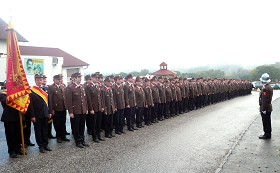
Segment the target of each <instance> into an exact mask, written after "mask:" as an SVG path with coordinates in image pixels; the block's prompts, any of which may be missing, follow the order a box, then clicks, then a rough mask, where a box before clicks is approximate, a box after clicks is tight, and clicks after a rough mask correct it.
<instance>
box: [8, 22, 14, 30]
mask: <svg viewBox="0 0 280 173" xmlns="http://www.w3.org/2000/svg"><path fill="white" fill-rule="evenodd" d="M8 29H14V26H13V24H12V22H11V21H10V22H9V23H8Z"/></svg>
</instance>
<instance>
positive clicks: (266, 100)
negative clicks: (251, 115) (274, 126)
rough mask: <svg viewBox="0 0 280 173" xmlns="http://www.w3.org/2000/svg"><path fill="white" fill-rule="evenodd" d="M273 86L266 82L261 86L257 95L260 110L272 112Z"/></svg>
mask: <svg viewBox="0 0 280 173" xmlns="http://www.w3.org/2000/svg"><path fill="white" fill-rule="evenodd" d="M272 96H273V88H272V87H271V86H270V85H269V84H266V85H264V86H263V88H262V91H261V93H260V97H259V105H260V111H266V112H272V104H271V101H272Z"/></svg>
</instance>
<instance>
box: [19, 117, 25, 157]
mask: <svg viewBox="0 0 280 173" xmlns="http://www.w3.org/2000/svg"><path fill="white" fill-rule="evenodd" d="M19 123H20V133H21V134H20V136H21V148H22V153H23V156H25V145H24V134H23V124H22V113H21V112H19Z"/></svg>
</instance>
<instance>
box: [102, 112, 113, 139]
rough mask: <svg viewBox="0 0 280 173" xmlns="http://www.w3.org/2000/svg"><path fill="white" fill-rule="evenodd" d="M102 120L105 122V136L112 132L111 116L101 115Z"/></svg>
mask: <svg viewBox="0 0 280 173" xmlns="http://www.w3.org/2000/svg"><path fill="white" fill-rule="evenodd" d="M103 118H104V122H105V127H104V128H105V129H104V130H105V136H107V135H109V134H112V132H113V114H110V115H103Z"/></svg>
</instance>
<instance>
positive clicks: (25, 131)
mask: <svg viewBox="0 0 280 173" xmlns="http://www.w3.org/2000/svg"><path fill="white" fill-rule="evenodd" d="M24 122H25V125H26V127H25V128H24V129H23V134H24V142H25V143H29V142H30V136H31V117H30V115H29V114H25V120H24Z"/></svg>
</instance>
